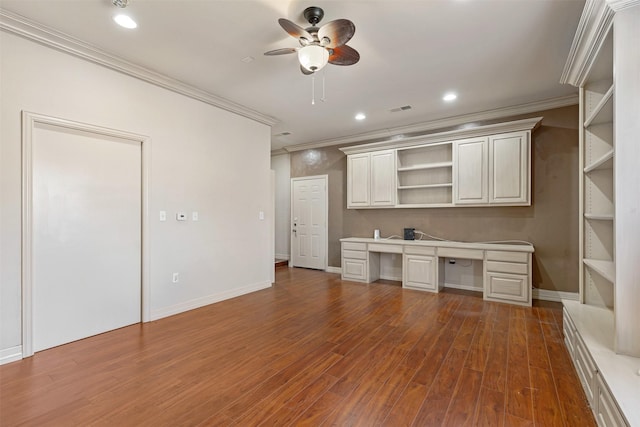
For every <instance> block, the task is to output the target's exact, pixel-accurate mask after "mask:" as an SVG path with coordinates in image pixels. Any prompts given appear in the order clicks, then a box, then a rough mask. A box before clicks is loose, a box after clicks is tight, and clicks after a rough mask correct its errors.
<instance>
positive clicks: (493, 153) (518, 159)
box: [489, 132, 531, 205]
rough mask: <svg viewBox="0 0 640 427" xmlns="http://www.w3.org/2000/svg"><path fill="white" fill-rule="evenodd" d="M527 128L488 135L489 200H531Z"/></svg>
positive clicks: (524, 201)
mask: <svg viewBox="0 0 640 427" xmlns="http://www.w3.org/2000/svg"><path fill="white" fill-rule="evenodd" d="M528 147H529V132H514V133H507V134H502V135H494V136H490V137H489V203H491V204H510V205H513V204H527V205H528V204H531V199H530V198H529V150H528Z"/></svg>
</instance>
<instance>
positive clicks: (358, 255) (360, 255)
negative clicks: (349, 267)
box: [342, 249, 367, 259]
mask: <svg viewBox="0 0 640 427" xmlns="http://www.w3.org/2000/svg"><path fill="white" fill-rule="evenodd" d="M342 258H351V259H367V253H366V252H363V251H350V250H348V249H343V250H342Z"/></svg>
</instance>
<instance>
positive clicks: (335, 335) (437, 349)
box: [0, 268, 595, 426]
mask: <svg viewBox="0 0 640 427" xmlns="http://www.w3.org/2000/svg"><path fill="white" fill-rule="evenodd" d="M561 322H562V311H561V308H560V307H559V305H557V304H556V305H553V306H551V307H548V306H545V307H539V306H538V307H533V308H522V307H517V306H511V305H506V304H498V303H490V302H483V301H482V299H481V298H479V297H477V296H470V295H464V294H460V293H459V292H458V293H454V292H444V293H441V294H437V295H436V294H430V293H423V292H418V291H410V290H403V289H402V288H401V287H399V286H397V285H390V284H378V283H376V284H371V285H364V284H358V283H353V282H342V281H341V280H340V278H339V276H338V275H336V274H329V273H324V272H318V271H311V270H303V269H289V268H279V269H277V273H276V284H275V285H274V286H273V288H271V289H267V290H263V291H260V292H255V293H252V294H249V295H245V296H242V297H239V298H235V299H232V300H228V301H224V302H221V303H218V304H213V305H210V306H207V307H203V308H201V309H198V310H193V311H190V312H187V313H183V314H180V315H177V316H173V317H170V318H166V319H162V320H159V321H156V322H151V323H147V324H143V325H134V326H130V327H126V328H122V329H119V330H116V331H113V332H109V333H106V334H102V335H98V336H95V337H92V338H88V339H85V340H81V341H78V342H75V343H71V344H67V345H64V346H60V347H57V348H53V349H50V350H46V351H42V352H40V353H37V354H36V355H35V356H34V357H32V358H29V359H25V360H22V361H19V362H14V363H11V364H7V365H4V366H0V425H2V426H21V425H26V426H36V425H37V426H48V425H52V426H71V425H81V426H86V425H98V426H100V425H105V426H107V425H108V426H257V425H264V426H288V425H295V426H299V425H300V426H304V425H309V426H334V425H335V426H378V425H381V426H440V425H444V426H463V425H478V426H593V425H595V424H594V420H593V417H592V415H591V412H590V410H589V408H588V406H587V403H586V400H585V396H584V393H583V391H582V388H581V386H580V383H579V382H578V379H577V377H576V374H575V371H574V370H573V367H572V365H571V361H570V360H569V356H568V353H567V352H566V350H565V348H564V345H563V342H562V332H561V330H562V328H561Z"/></svg>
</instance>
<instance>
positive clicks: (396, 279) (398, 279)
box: [380, 275, 402, 282]
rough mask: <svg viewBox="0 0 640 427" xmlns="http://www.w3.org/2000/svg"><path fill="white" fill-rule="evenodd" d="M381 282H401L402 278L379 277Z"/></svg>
mask: <svg viewBox="0 0 640 427" xmlns="http://www.w3.org/2000/svg"><path fill="white" fill-rule="evenodd" d="M380 278H381V279H382V280H391V281H393V282H402V277H394V276H382V275H380Z"/></svg>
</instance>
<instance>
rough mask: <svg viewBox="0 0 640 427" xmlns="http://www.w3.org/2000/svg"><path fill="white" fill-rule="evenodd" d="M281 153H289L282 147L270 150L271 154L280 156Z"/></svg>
mask: <svg viewBox="0 0 640 427" xmlns="http://www.w3.org/2000/svg"><path fill="white" fill-rule="evenodd" d="M282 154H289V152H288V151H287V150H285V149H284V148H278V149H277V150H271V156H280V155H282Z"/></svg>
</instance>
